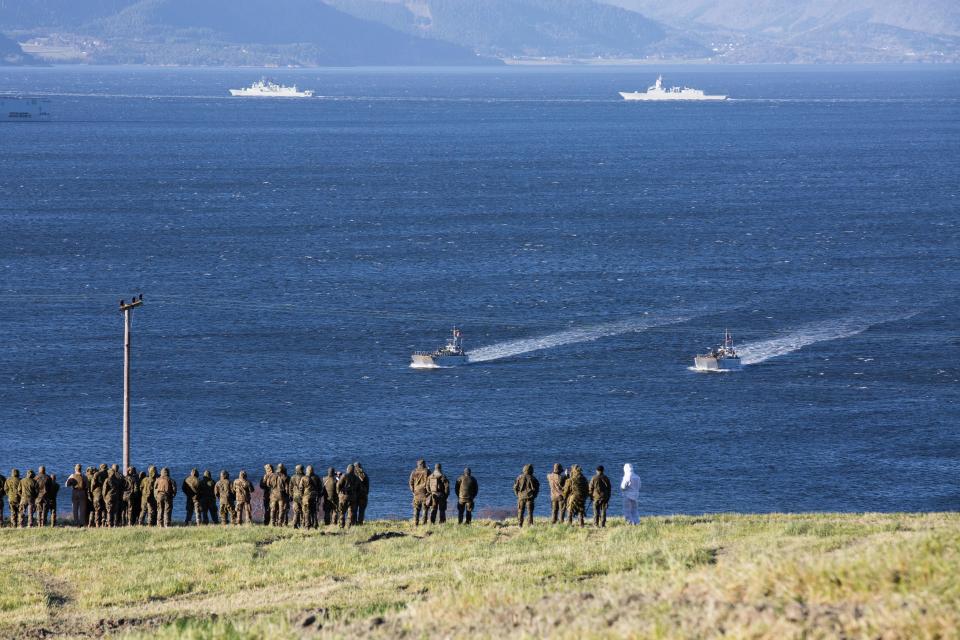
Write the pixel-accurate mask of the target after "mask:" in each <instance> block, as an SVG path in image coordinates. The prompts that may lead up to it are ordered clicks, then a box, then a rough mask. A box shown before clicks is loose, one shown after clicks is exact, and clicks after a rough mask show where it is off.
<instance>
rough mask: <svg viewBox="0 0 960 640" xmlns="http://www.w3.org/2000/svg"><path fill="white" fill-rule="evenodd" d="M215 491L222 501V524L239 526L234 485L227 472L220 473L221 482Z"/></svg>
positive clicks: (215, 486)
mask: <svg viewBox="0 0 960 640" xmlns="http://www.w3.org/2000/svg"><path fill="white" fill-rule="evenodd" d="M213 491H214V493H215V494H216V496H217V499H218V500H219V501H220V522H221V523H222V524H225V525H226V524H237V509H236V506H235V497H234V493H233V484H232V483H231V482H230V474H229V473H227V471H226V470H223V471H221V472H220V480H219V481H218V482H217V484H216V485H214V488H213Z"/></svg>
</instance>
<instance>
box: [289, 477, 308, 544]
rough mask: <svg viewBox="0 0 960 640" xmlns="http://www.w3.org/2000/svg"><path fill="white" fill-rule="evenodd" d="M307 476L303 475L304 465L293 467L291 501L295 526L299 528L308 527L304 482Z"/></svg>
mask: <svg viewBox="0 0 960 640" xmlns="http://www.w3.org/2000/svg"><path fill="white" fill-rule="evenodd" d="M304 478H306V476H304V475H303V465H302V464H298V465H296V466H294V468H293V476H292V477H291V478H290V503H291V505H292V506H293V528H294V529H299V528H300V527H301V526H303V527H306V518H304V516H303V482H304Z"/></svg>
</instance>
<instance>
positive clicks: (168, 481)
mask: <svg viewBox="0 0 960 640" xmlns="http://www.w3.org/2000/svg"><path fill="white" fill-rule="evenodd" d="M176 495H177V483H176V482H174V481H173V478H171V477H170V469H167V468H166V467H164V468H163V469H162V470H161V471H160V477H159V478H157V480H156V482H154V483H153V497H154V499H155V500H156V501H157V511H158V515H157V520H158V522H159V523H160V526H161V527H169V526H170V519H171V518H172V517H173V499H174V498H175V497H176Z"/></svg>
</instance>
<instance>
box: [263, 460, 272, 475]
mask: <svg viewBox="0 0 960 640" xmlns="http://www.w3.org/2000/svg"><path fill="white" fill-rule="evenodd" d="M263 470H264V471H268V472H270V473H273V465H272V464H270V463H269V462H268V463H267V464H265V465H263Z"/></svg>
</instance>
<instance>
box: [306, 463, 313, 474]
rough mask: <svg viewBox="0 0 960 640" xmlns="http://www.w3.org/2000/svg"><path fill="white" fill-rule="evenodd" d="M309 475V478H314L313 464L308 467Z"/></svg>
mask: <svg viewBox="0 0 960 640" xmlns="http://www.w3.org/2000/svg"><path fill="white" fill-rule="evenodd" d="M307 475H308V476H312V475H313V465H312V464H308V465H307Z"/></svg>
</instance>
